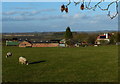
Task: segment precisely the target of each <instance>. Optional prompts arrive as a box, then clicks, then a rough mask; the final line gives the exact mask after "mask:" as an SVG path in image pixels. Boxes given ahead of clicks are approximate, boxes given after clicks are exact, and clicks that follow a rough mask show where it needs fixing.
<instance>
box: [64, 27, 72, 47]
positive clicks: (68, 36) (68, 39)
mask: <svg viewBox="0 0 120 84" xmlns="http://www.w3.org/2000/svg"><path fill="white" fill-rule="evenodd" d="M65 40H66V44H67V45H68V46H73V45H74V41H73V34H72V32H71V30H70V27H67V28H66V32H65Z"/></svg>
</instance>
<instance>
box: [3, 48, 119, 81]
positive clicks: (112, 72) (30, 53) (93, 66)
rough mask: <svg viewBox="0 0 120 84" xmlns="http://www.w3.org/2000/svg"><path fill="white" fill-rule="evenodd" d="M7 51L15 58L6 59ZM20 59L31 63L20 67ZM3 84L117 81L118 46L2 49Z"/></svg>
mask: <svg viewBox="0 0 120 84" xmlns="http://www.w3.org/2000/svg"><path fill="white" fill-rule="evenodd" d="M8 51H11V52H12V53H13V56H12V57H9V58H7V59H6V58H5V55H6V53H7V52H8ZM19 56H25V57H26V58H27V59H28V61H29V62H30V63H31V64H29V65H28V66H27V65H21V64H19V63H18V58H19ZM2 59H3V82H115V81H117V79H118V64H117V63H118V60H117V59H118V57H117V46H100V47H86V48H84V47H80V48H19V47H3V58H2Z"/></svg>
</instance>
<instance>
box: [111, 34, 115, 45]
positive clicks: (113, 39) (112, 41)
mask: <svg viewBox="0 0 120 84" xmlns="http://www.w3.org/2000/svg"><path fill="white" fill-rule="evenodd" d="M115 43H116V39H115V35H112V36H111V37H110V44H115Z"/></svg>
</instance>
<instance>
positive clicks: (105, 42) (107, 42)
mask: <svg viewBox="0 0 120 84" xmlns="http://www.w3.org/2000/svg"><path fill="white" fill-rule="evenodd" d="M100 44H101V45H107V44H109V41H107V40H100Z"/></svg>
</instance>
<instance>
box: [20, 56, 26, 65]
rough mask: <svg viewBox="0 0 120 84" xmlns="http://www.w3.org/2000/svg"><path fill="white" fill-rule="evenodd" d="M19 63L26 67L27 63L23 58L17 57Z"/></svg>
mask: <svg viewBox="0 0 120 84" xmlns="http://www.w3.org/2000/svg"><path fill="white" fill-rule="evenodd" d="M19 63H21V64H26V65H28V61H27V60H26V58H24V57H22V56H21V57H19Z"/></svg>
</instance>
